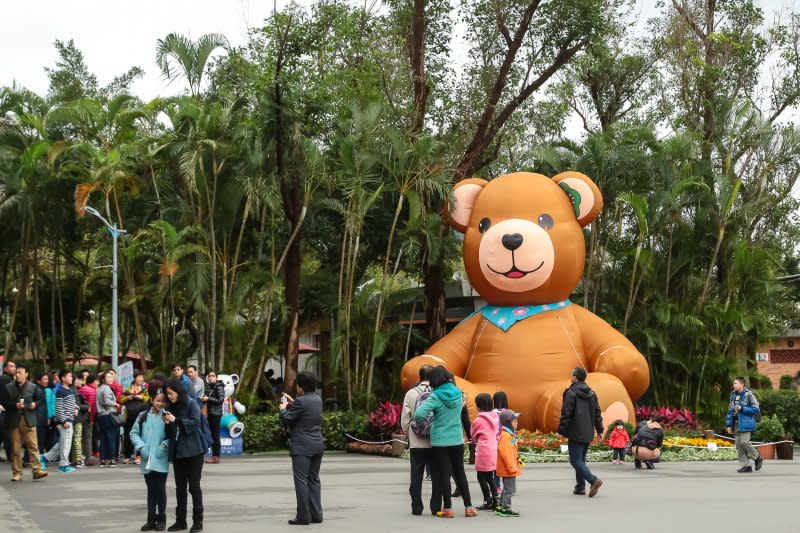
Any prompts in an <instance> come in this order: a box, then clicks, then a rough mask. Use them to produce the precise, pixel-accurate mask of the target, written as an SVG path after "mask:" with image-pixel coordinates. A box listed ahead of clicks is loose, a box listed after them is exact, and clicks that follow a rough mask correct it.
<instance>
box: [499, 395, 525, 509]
mask: <svg viewBox="0 0 800 533" xmlns="http://www.w3.org/2000/svg"><path fill="white" fill-rule="evenodd" d="M518 418H519V413H515V412H514V411H512V410H511V409H505V410H503V412H502V413H500V424H501V425H502V427H503V429H502V432H501V433H500V442H499V443H498V444H497V477H498V478H500V479H501V480H502V481H503V492H502V493H501V494H500V503H499V504H498V505H497V508H496V509H495V511H494V512H495V514H496V515H498V516H506V517H517V516H519V513H517V512H516V511H512V510H511V498H512V497H513V496H514V495H515V494H516V493H517V477H519V475H520V473H521V472H522V470H521V469H520V466H519V448H518V447H517V423H518V422H517V419H518Z"/></svg>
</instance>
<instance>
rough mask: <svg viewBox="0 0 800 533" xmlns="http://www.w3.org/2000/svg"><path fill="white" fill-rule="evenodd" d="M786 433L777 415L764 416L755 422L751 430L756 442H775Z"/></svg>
mask: <svg viewBox="0 0 800 533" xmlns="http://www.w3.org/2000/svg"><path fill="white" fill-rule="evenodd" d="M785 434H786V430H785V429H783V424H781V421H780V420H779V419H778V415H772V416H764V417H763V418H762V419H761V422H759V423H758V424H756V430H755V431H754V432H753V440H755V441H757V442H775V441H777V440H780V438H781V437H783V436H784V435H785Z"/></svg>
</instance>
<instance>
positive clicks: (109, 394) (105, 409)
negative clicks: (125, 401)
mask: <svg viewBox="0 0 800 533" xmlns="http://www.w3.org/2000/svg"><path fill="white" fill-rule="evenodd" d="M113 383H114V374H112V373H111V372H105V373H103V374H101V375H100V386H99V387H98V388H97V426H98V428H99V429H100V467H101V468H103V467H106V466H117V457H116V454H117V440H119V428H118V426H117V424H115V423H114V419H113V417H112V416H111V415H112V413H116V412H117V409H119V404H118V403H117V399H116V396H114V389H113V388H112V385H113Z"/></svg>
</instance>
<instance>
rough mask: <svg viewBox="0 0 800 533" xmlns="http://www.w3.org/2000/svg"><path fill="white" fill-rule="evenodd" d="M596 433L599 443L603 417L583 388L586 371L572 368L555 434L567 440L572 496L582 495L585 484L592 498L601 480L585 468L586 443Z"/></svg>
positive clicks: (590, 392)
mask: <svg viewBox="0 0 800 533" xmlns="http://www.w3.org/2000/svg"><path fill="white" fill-rule="evenodd" d="M595 431H597V436H598V438H599V439H602V438H603V416H602V413H601V412H600V404H599V403H598V401H597V394H595V392H594V391H593V390H592V389H591V388H590V387H589V385H587V384H586V369H585V368H580V367H578V368H576V369H575V370H573V371H572V385H570V387H569V388H568V389H567V390H565V391H564V399H563V403H562V407H561V421H560V422H559V424H558V433H559V435H563V436H564V437H566V438H567V439H568V442H567V446H568V449H569V464H571V465H572V468H574V469H575V490H574V491H573V494H576V495H578V496H582V495H584V494H586V483H587V482H588V483H589V497H590V498H592V497H594V495H595V494H597V491H598V489H600V487H601V486H602V484H603V480H602V479H598V478H597V476H595V475H594V474H592V471H591V470H589V467H588V466H586V454H587V452H588V451H589V443H590V442H592V438H594V433H595Z"/></svg>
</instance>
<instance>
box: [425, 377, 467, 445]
mask: <svg viewBox="0 0 800 533" xmlns="http://www.w3.org/2000/svg"><path fill="white" fill-rule="evenodd" d="M461 397H462V395H461V390H459V388H458V387H456V386H455V385H453V384H452V383H445V384H444V385H441V386H439V387H436V388H435V389H433V393H431V395H430V396H428V399H427V400H425V403H423V404H422V405H420V406H419V407H418V408H417V411H416V412H415V413H414V418H415V419H416V420H417V422H419V423H422V422H424V421H425V418H426V417H427V416H428V413H431V412H432V413H433V424H432V425H431V446H433V447H443V446H458V445H459V444H462V445H463V444H464V432H463V429H462V427H461V407H462V402H461Z"/></svg>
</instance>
